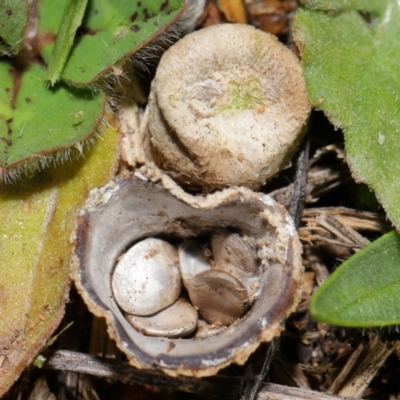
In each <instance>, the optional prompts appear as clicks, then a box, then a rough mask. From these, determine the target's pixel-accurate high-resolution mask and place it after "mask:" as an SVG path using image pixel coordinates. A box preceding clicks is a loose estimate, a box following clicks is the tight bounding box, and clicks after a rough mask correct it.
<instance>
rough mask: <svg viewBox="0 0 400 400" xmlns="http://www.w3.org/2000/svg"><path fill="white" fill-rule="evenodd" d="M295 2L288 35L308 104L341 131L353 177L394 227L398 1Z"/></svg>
mask: <svg viewBox="0 0 400 400" xmlns="http://www.w3.org/2000/svg"><path fill="white" fill-rule="evenodd" d="M303 3H304V4H305V5H306V7H303V8H301V9H300V10H299V11H298V14H297V17H296V21H295V27H294V38H295V41H296V43H297V44H298V46H299V49H300V52H301V56H302V62H303V67H304V74H305V78H306V83H307V89H308V92H309V95H310V98H311V101H312V102H313V104H314V105H315V106H316V107H317V108H320V109H322V110H323V111H324V112H325V113H326V115H327V116H328V118H329V119H330V120H331V122H332V123H333V124H334V125H336V126H337V127H340V128H342V129H343V131H344V135H345V141H346V143H345V144H346V156H347V161H348V163H349V165H350V168H351V170H352V174H353V176H354V178H355V179H356V180H357V181H362V182H365V183H367V184H368V185H369V186H370V187H371V188H372V189H373V190H374V191H375V193H376V196H377V197H378V199H379V201H380V202H381V203H382V204H383V206H384V207H385V209H386V211H387V214H388V216H389V218H390V219H391V221H392V222H394V224H395V225H396V226H397V227H400V195H399V193H400V179H399V178H398V177H399V176H400V163H399V162H398V153H399V151H398V149H399V148H400V80H399V78H398V77H399V76H400V63H399V62H398V54H399V52H400V44H399V41H398V38H399V37H400V3H399V2H398V1H396V0H359V1H356V0H331V1H329V0H304V1H303Z"/></svg>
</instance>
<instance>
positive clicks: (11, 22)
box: [0, 0, 29, 55]
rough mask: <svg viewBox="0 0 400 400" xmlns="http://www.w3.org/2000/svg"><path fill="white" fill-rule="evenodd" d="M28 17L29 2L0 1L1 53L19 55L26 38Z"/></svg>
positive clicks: (25, 0) (20, 0)
mask: <svg viewBox="0 0 400 400" xmlns="http://www.w3.org/2000/svg"><path fill="white" fill-rule="evenodd" d="M28 17H29V4H28V0H2V1H0V51H3V52H5V53H6V54H11V55H14V54H16V53H18V51H19V50H20V48H21V47H22V45H23V39H24V37H25V36H26V29H27V26H28Z"/></svg>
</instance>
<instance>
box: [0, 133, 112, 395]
mask: <svg viewBox="0 0 400 400" xmlns="http://www.w3.org/2000/svg"><path fill="white" fill-rule="evenodd" d="M118 137H119V135H118V132H117V131H116V130H114V129H111V128H107V129H106V130H105V132H103V133H102V140H99V141H98V142H97V143H96V146H94V147H93V148H92V149H91V150H90V151H89V152H88V154H87V155H86V157H85V159H80V162H77V161H76V160H74V161H72V160H70V161H68V162H66V163H64V164H62V165H58V166H57V167H56V168H48V169H46V170H45V171H42V172H41V173H37V174H36V175H35V176H34V177H32V178H29V179H28V178H26V177H25V178H24V179H21V181H20V182H18V185H4V184H3V185H0V219H1V221H2V224H1V225H0V237H1V252H0V277H1V278H0V304H1V306H0V361H1V363H0V397H1V396H2V395H3V394H4V393H5V392H6V391H7V390H8V388H9V387H10V386H11V385H12V383H13V382H14V381H15V380H16V379H17V378H18V377H19V375H20V373H21V372H22V371H23V369H24V368H25V367H27V366H28V365H29V364H30V362H31V361H32V359H33V358H34V356H35V355H36V354H37V352H38V351H40V349H41V348H42V347H43V346H45V345H46V343H47V340H48V339H49V338H50V336H51V335H52V333H53V332H54V330H55V329H56V328H57V326H58V324H59V322H60V320H61V318H62V317H63V314H64V304H65V302H66V301H67V298H68V289H69V286H70V279H69V257H70V253H71V244H70V241H69V238H70V235H71V231H72V229H73V228H74V224H75V215H76V212H77V210H78V209H79V208H80V207H81V206H82V204H83V202H84V201H85V199H86V196H87V194H88V192H89V190H91V189H92V188H94V187H98V186H101V185H104V184H105V183H106V182H107V181H108V180H109V179H110V178H111V177H112V176H113V174H114V173H115V170H116V165H117V160H118V142H119V139H118Z"/></svg>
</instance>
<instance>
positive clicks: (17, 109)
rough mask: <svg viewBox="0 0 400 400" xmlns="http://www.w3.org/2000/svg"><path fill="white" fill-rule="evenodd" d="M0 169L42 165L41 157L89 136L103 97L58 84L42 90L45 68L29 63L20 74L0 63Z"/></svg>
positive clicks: (96, 121) (102, 103)
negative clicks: (28, 67) (26, 163)
mask: <svg viewBox="0 0 400 400" xmlns="http://www.w3.org/2000/svg"><path fill="white" fill-rule="evenodd" d="M0 82H1V84H2V86H3V89H4V90H1V91H0V93H1V94H0V168H2V169H3V172H4V170H7V169H9V168H10V167H15V166H17V165H18V164H19V163H21V162H22V161H26V160H27V159H30V160H31V161H32V162H38V163H42V164H46V157H45V155H46V154H47V153H49V152H52V151H55V150H60V149H64V148H67V147H71V146H74V145H78V146H79V142H81V141H82V140H84V139H85V138H86V137H88V136H89V135H90V134H91V133H93V131H94V130H95V129H96V128H97V126H98V124H99V122H100V121H101V119H102V116H103V111H104V103H105V96H104V95H100V94H93V93H92V92H90V91H88V90H83V89H80V90H78V89H70V88H67V87H65V86H63V85H59V86H57V87H56V88H52V89H46V87H45V85H44V70H43V68H41V67H40V66H39V65H38V64H33V65H32V66H31V67H30V69H29V70H28V71H26V72H25V73H23V74H20V73H19V72H17V71H16V70H14V69H13V68H12V67H11V66H10V64H8V63H6V62H0Z"/></svg>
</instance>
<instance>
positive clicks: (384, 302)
mask: <svg viewBox="0 0 400 400" xmlns="http://www.w3.org/2000/svg"><path fill="white" fill-rule="evenodd" d="M310 312H311V315H312V317H313V318H315V319H316V320H317V321H321V322H326V323H329V324H333V325H339V326H348V327H375V326H378V327H379V326H385V325H395V324H399V323H400V235H399V234H398V233H396V232H395V231H393V232H390V233H388V234H386V235H384V236H382V237H381V238H380V239H378V240H376V241H375V242H373V243H371V244H370V245H368V246H367V247H365V248H363V249H362V250H360V251H359V252H358V253H356V254H355V255H353V256H352V257H350V258H349V259H348V260H346V261H345V262H344V263H343V264H342V265H341V266H340V267H339V268H338V269H337V270H336V271H335V272H334V273H333V274H332V276H331V277H330V278H329V279H328V280H327V281H326V282H325V283H324V284H323V285H322V286H321V287H320V288H319V289H318V290H317V291H316V292H315V294H314V295H313V297H312V299H311V304H310Z"/></svg>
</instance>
